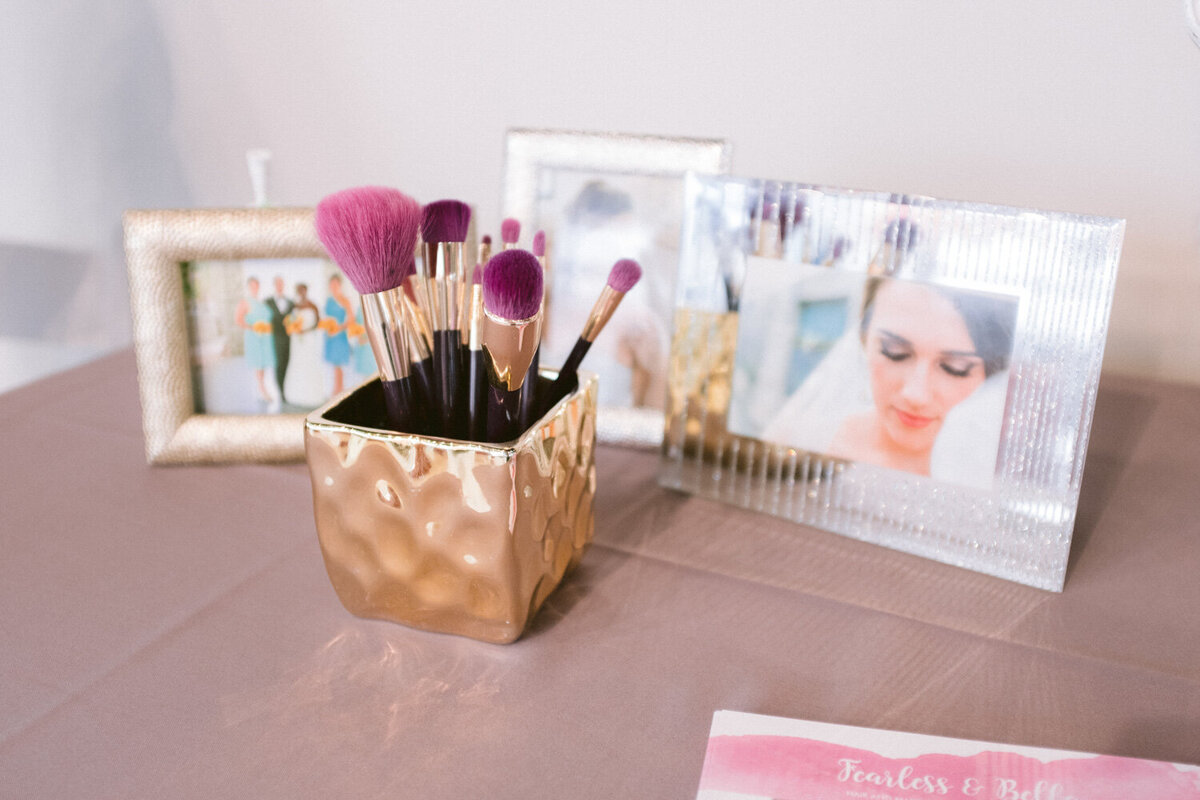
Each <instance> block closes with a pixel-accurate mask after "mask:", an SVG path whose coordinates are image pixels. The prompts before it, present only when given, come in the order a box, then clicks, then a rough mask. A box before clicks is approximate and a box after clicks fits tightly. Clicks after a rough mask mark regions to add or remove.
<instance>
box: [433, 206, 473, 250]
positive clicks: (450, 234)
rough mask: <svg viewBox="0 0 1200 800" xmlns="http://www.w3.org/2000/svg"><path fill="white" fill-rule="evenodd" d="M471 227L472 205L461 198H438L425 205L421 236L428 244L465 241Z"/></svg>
mask: <svg viewBox="0 0 1200 800" xmlns="http://www.w3.org/2000/svg"><path fill="white" fill-rule="evenodd" d="M470 228H471V207H470V206H469V205H467V204H466V203H464V202H462V201H461V200H437V201H435V202H432V203H430V204H428V205H427V206H425V210H424V212H423V216H422V219H421V238H422V239H423V240H425V243H426V244H440V243H442V242H465V241H466V240H467V231H468V230H470Z"/></svg>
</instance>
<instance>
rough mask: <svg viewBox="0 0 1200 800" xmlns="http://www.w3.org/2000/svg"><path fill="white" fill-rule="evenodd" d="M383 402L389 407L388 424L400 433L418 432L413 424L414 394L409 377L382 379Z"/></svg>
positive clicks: (380, 383)
mask: <svg viewBox="0 0 1200 800" xmlns="http://www.w3.org/2000/svg"><path fill="white" fill-rule="evenodd" d="M379 385H380V386H382V387H383V404H384V407H385V408H386V409H387V416H388V425H389V426H391V428H392V429H393V430H396V431H399V432H400V433H416V432H417V431H416V428H415V426H414V424H413V394H412V384H411V382H410V379H409V378H397V379H396V380H394V381H384V380H381V381H380V382H379Z"/></svg>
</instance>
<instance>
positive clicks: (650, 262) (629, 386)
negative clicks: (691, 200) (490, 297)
mask: <svg viewBox="0 0 1200 800" xmlns="http://www.w3.org/2000/svg"><path fill="white" fill-rule="evenodd" d="M729 162H730V145H729V143H728V142H727V141H725V140H723V139H705V138H694V137H667V136H647V135H635V134H625V133H593V132H586V131H563V130H537V129H512V130H509V131H508V132H507V135H506V137H505V154H504V203H503V208H504V213H505V215H506V216H509V217H514V218H516V219H517V220H518V221H520V222H521V224H522V226H525V230H526V231H528V233H527V234H524V237H523V238H525V239H527V240H528V239H530V238H532V236H533V234H534V231H537V230H542V231H544V232H545V234H546V256H547V270H546V278H547V290H546V314H545V322H544V325H543V334H542V363H543V364H544V365H547V366H553V365H555V364H558V363H561V362H562V360H563V359H564V358H565V357H566V355H567V353H569V352H570V349H571V347H572V346H573V345H574V343H575V340H576V338H577V337H578V336H579V333H580V326H581V325H582V323H583V321H584V319H585V318H586V317H587V314H588V312H589V310H590V308H591V306H592V304H593V303H594V302H595V299H596V297H597V296H598V294H599V292H600V290H601V289H602V288H603V286H604V282H605V280H606V279H607V276H608V272H609V269H610V268H611V267H612V266H613V264H614V262H615V261H616V260H617V259H620V258H633V259H635V260H637V261H638V262H639V263H640V264H641V266H642V279H641V281H640V282H639V284H638V285H637V286H635V287H634V288H633V289H632V290H631V291H630V292H629V294H628V295H627V296H626V297H625V299H624V300H623V301H622V305H621V308H620V309H619V310H618V311H617V313H616V314H615V315H614V316H613V319H612V321H611V322H610V323H609V325H608V327H607V328H606V329H605V331H604V334H603V335H602V336H601V337H599V338H598V339H597V341H596V344H595V345H594V346H593V347H592V349H591V351H590V352H589V354H588V357H587V361H586V362H585V366H586V368H587V369H588V370H589V371H593V372H596V373H598V374H599V376H600V383H599V386H600V407H601V411H600V414H599V416H598V418H597V438H598V439H599V440H600V441H602V442H607V443H610V444H623V445H629V446H640V447H657V446H658V445H659V444H660V443H661V441H662V432H663V415H662V409H663V404H664V402H665V395H666V381H665V375H666V365H667V359H668V355H669V352H670V326H671V314H672V308H673V302H672V297H673V291H674V281H675V270H676V267H677V265H678V261H679V241H680V239H679V232H680V224H681V221H682V217H683V179H684V175H685V174H686V173H687V172H689V171H694V172H699V173H706V174H723V173H727V172H728V171H729Z"/></svg>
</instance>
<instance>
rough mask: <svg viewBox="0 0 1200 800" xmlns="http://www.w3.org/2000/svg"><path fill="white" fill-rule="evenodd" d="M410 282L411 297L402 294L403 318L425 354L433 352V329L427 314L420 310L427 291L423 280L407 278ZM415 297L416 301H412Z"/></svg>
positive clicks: (414, 277)
mask: <svg viewBox="0 0 1200 800" xmlns="http://www.w3.org/2000/svg"><path fill="white" fill-rule="evenodd" d="M409 280H410V281H412V282H413V283H412V289H413V294H412V297H410V296H409V295H408V293H407V292H405V294H404V310H405V318H406V319H407V320H408V324H409V326H410V329H411V330H412V332H413V333H415V334H416V336H414V337H412V338H414V339H420V340H421V341H422V342H423V346H424V349H425V352H426V353H429V352H430V351H431V350H433V329H432V328H430V327H429V314H428V312H427V311H426V310H425V309H424V308H422V304H423V303H424V302H426V301H428V299H429V295H428V291H427V289H426V288H425V279H424V278H421V277H418V276H416V275H414V276H412V277H410V278H409ZM413 297H416V298H417V299H416V300H413Z"/></svg>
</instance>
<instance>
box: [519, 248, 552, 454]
mask: <svg viewBox="0 0 1200 800" xmlns="http://www.w3.org/2000/svg"><path fill="white" fill-rule="evenodd" d="M532 252H533V256H534V258H536V259H537V260H538V264H539V265H541V268H542V305H541V309H542V326H543V328H544V327H545V325H546V292H547V287H548V286H549V283H550V280H549V279H550V276H549V275H547V274H546V232H545V231H538V232H537V233H535V234H534V235H533V250H532ZM541 354H542V348H541V345H540V344H539V345H538V349H537V350H535V351H534V353H533V361H531V362H529V377H528V378H526V380H525V384H524V385H523V386H522V387H521V400H520V409H521V410H520V414H519V417H520V426H521V430H522V431H524V430H527V429H528V428H529V426H530V425H532V424H533V420H534V418H535V416H536V415H537V411H538V407H539V405H538V383H539V379H538V367H539V366H541Z"/></svg>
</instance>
